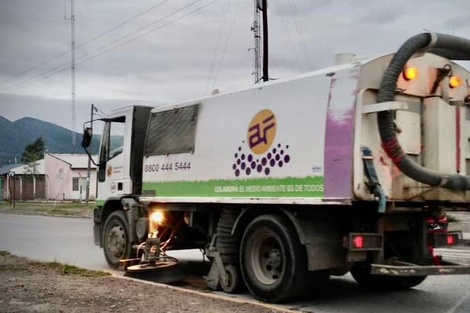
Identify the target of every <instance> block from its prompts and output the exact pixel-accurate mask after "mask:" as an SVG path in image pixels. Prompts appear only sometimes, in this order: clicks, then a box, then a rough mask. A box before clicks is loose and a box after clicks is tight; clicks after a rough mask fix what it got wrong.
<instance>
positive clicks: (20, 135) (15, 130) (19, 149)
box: [0, 116, 99, 166]
mask: <svg viewBox="0 0 470 313" xmlns="http://www.w3.org/2000/svg"><path fill="white" fill-rule="evenodd" d="M39 137H42V139H43V140H44V142H45V146H46V150H47V152H50V153H76V154H84V153H85V150H84V149H83V148H82V146H81V141H82V134H79V133H75V139H76V145H75V148H74V146H73V144H72V131H71V130H70V129H66V128H64V127H61V126H58V125H56V124H53V123H49V122H45V121H42V120H38V119H34V118H31V117H25V118H21V119H19V120H16V121H14V122H12V121H10V120H8V119H6V118H4V117H3V116H0V166H2V165H7V164H12V163H19V162H20V159H21V155H22V154H23V152H24V149H25V147H26V146H27V145H29V144H32V143H33V142H34V141H35V140H36V139H38V138H39ZM98 146H99V136H93V143H92V147H93V149H92V150H93V151H91V152H92V153H93V154H96V153H97V151H98ZM15 159H16V161H15Z"/></svg>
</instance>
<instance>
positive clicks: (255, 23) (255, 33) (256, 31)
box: [250, 0, 261, 84]
mask: <svg viewBox="0 0 470 313" xmlns="http://www.w3.org/2000/svg"><path fill="white" fill-rule="evenodd" d="M254 2H255V6H254V7H255V10H254V11H255V12H254V20H253V26H252V27H251V30H252V31H253V36H254V39H255V48H254V49H253V50H254V52H255V71H254V72H253V74H254V75H255V84H256V83H258V82H259V81H260V72H261V62H260V60H261V55H260V51H261V50H260V39H261V35H260V32H259V31H260V26H259V18H260V9H259V5H258V2H259V0H254ZM250 50H252V49H250Z"/></svg>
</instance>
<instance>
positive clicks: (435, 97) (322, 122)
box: [143, 54, 470, 204]
mask: <svg viewBox="0 0 470 313" xmlns="http://www.w3.org/2000/svg"><path fill="white" fill-rule="evenodd" d="M391 58H392V55H386V56H383V57H379V58H376V59H372V60H368V61H361V62H356V63H352V64H345V65H341V66H337V67H332V68H328V69H325V70H321V71H316V72H312V73H308V74H305V75H302V76H300V77H297V78H295V79H291V80H283V81H278V82H270V83H267V84H263V85H262V86H256V85H255V86H253V87H251V88H249V89H246V90H241V91H237V92H232V93H227V94H219V95H214V96H211V97H208V98H203V99H199V100H197V101H191V102H187V103H182V104H178V105H174V106H171V107H166V108H157V109H154V110H153V111H152V114H151V118H150V122H149V130H148V137H147V144H146V150H145V156H144V166H143V182H144V183H143V190H144V194H145V195H147V196H150V197H157V198H159V199H160V201H161V200H162V198H165V199H166V200H167V201H178V202H181V201H182V202H186V201H187V202H194V201H195V199H197V200H196V201H200V202H227V203H291V204H294V203H295V204H320V203H321V204H340V203H342V204H346V203H350V202H351V201H355V200H374V196H373V195H372V194H371V192H370V191H369V188H368V184H367V182H368V180H369V178H368V177H367V175H366V173H365V172H364V163H363V153H362V151H363V148H364V147H367V148H369V149H370V150H371V151H372V157H373V165H374V167H375V170H376V174H377V178H378V182H379V183H380V185H381V186H382V188H383V191H384V193H385V196H386V197H387V198H388V199H391V200H400V201H416V200H440V201H453V202H464V201H467V200H468V197H466V193H465V191H450V190H445V189H438V188H434V187H429V186H427V185H424V184H422V183H419V182H417V181H415V180H412V179H411V178H409V177H407V176H406V175H403V174H402V173H401V172H400V170H398V168H397V167H396V166H395V165H394V162H393V160H392V159H390V157H389V156H387V154H386V153H385V152H384V150H383V149H382V143H381V140H380V136H379V133H378V125H377V113H378V112H380V111H384V110H393V111H394V112H395V124H396V128H397V136H398V139H399V141H400V142H401V144H402V148H403V150H404V151H405V153H406V154H407V155H408V156H410V157H411V158H413V159H414V160H415V161H416V162H417V163H419V164H420V165H423V166H425V167H427V168H430V169H433V170H436V171H446V172H452V173H463V174H466V173H467V171H470V168H469V169H468V170H467V163H469V164H470V162H469V160H470V148H469V144H468V142H469V139H470V137H469V136H470V128H469V127H470V124H469V123H470V121H469V120H468V118H467V116H469V115H470V114H469V113H468V108H467V107H463V102H464V99H465V97H466V96H467V95H468V93H469V91H468V86H467V84H465V83H462V84H461V85H459V86H457V87H450V86H449V80H450V76H449V77H445V78H444V79H440V80H438V79H437V75H438V72H439V69H442V68H444V67H446V66H449V67H450V68H451V69H452V75H453V76H455V77H458V79H460V82H468V81H469V80H470V74H469V73H468V71H466V70H465V69H463V68H462V67H461V66H459V65H458V64H456V63H454V62H451V61H449V60H448V59H445V58H442V57H438V56H435V55H433V54H421V55H418V56H415V57H414V58H412V59H411V60H409V62H408V64H407V68H413V69H414V70H416V73H415V74H416V77H413V78H411V79H409V78H406V79H405V78H404V77H400V79H399V80H398V82H397V98H396V101H394V102H387V103H379V104H377V91H378V89H379V85H380V81H381V79H382V76H383V74H384V71H385V69H386V67H387V65H388V64H389V62H390V60H391Z"/></svg>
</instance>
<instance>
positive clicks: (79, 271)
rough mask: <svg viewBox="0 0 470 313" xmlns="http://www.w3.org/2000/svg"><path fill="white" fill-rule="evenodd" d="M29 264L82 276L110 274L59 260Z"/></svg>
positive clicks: (60, 272)
mask: <svg viewBox="0 0 470 313" xmlns="http://www.w3.org/2000/svg"><path fill="white" fill-rule="evenodd" d="M30 264H31V265H33V266H37V267H41V268H50V269H53V270H55V271H57V272H58V273H59V274H60V275H72V276H73V275H75V276H82V277H105V276H110V275H111V274H110V273H108V272H104V271H95V270H88V269H84V268H80V267H77V266H74V265H68V264H62V263H59V262H37V261H31V262H30Z"/></svg>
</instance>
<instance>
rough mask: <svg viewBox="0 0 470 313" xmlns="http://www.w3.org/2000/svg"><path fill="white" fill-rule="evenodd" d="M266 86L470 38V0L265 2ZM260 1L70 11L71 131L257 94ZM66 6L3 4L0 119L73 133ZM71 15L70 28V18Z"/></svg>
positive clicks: (90, 0) (36, 0) (42, 1)
mask: <svg viewBox="0 0 470 313" xmlns="http://www.w3.org/2000/svg"><path fill="white" fill-rule="evenodd" d="M268 5H269V7H268V15H269V32H270V36H269V40H270V47H269V51H270V76H271V77H275V78H283V77H291V76H293V75H296V74H298V73H303V72H307V71H310V70H316V69H319V68H322V67H326V66H330V65H332V62H333V57H334V54H336V53H341V52H351V53H355V54H358V55H377V54H381V53H388V52H393V51H395V50H396V49H397V48H398V47H399V46H400V45H401V44H402V43H403V41H405V40H406V39H407V38H409V37H411V36H413V35H415V34H418V33H421V32H423V31H424V30H430V31H434V32H441V33H448V34H455V35H457V36H463V37H465V36H467V37H470V18H469V12H470V1H469V0H451V1H449V0H390V1H378V0H355V1H353V0H329V1H324V0H323V1H320V0H268ZM253 7H254V5H253V0H172V1H168V0H167V1H162V0H155V1H149V0H139V1H129V0H100V1H96V0H77V1H75V45H76V110H75V130H76V131H78V132H81V129H82V124H83V123H84V122H85V121H86V120H88V119H89V116H90V104H91V103H94V104H95V105H96V106H97V107H98V108H99V109H100V110H101V111H103V112H105V113H106V112H109V111H111V110H113V109H115V108H118V107H122V106H126V105H131V104H140V103H147V104H151V105H160V104H162V103H169V102H177V101H182V100H188V99H190V98H194V97H201V96H205V95H208V94H210V93H211V91H212V90H213V89H215V88H218V89H219V90H221V91H227V90H233V89H239V88H243V87H244V86H249V85H251V84H253V80H254V77H253V75H252V72H253V71H254V65H253V64H254V61H253V60H254V53H253V51H251V50H249V49H250V48H253V47H254V40H253V33H252V32H251V30H250V28H251V26H252V23H253ZM70 9H71V1H70V0H0V115H1V116H3V117H5V118H7V119H9V120H11V121H14V120H17V119H19V118H22V117H25V116H29V117H34V118H38V119H42V120H45V121H48V122H52V123H55V124H58V125H61V126H64V127H66V128H69V129H72V128H73V113H72V101H71V93H72V89H71V85H72V83H71V77H72V75H71V70H70V63H71V21H70V17H71V12H70ZM64 14H65V15H66V17H67V18H68V20H66V19H64Z"/></svg>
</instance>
